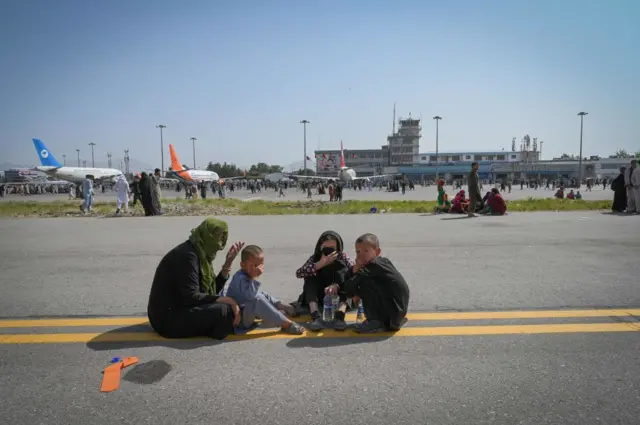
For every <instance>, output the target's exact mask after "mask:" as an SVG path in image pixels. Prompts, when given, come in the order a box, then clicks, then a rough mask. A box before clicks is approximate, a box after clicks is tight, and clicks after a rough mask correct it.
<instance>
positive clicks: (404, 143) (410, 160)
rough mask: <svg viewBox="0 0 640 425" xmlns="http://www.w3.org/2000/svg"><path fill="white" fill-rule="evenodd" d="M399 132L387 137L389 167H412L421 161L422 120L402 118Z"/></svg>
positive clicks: (399, 121) (399, 122)
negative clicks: (411, 165)
mask: <svg viewBox="0 0 640 425" xmlns="http://www.w3.org/2000/svg"><path fill="white" fill-rule="evenodd" d="M398 124H399V127H398V131H395V128H394V132H393V133H392V134H391V135H390V136H388V137H387V142H388V143H389V164H388V165H410V164H417V163H418V162H419V161H420V138H421V137H422V127H421V126H420V120H419V119H415V118H411V114H409V118H400V119H399V120H398Z"/></svg>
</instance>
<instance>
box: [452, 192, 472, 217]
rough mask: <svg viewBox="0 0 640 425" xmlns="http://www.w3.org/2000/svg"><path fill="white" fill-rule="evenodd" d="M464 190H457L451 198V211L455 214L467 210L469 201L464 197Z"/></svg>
mask: <svg viewBox="0 0 640 425" xmlns="http://www.w3.org/2000/svg"><path fill="white" fill-rule="evenodd" d="M464 195H465V191H464V190H461V191H460V192H458V194H457V195H456V197H455V198H453V205H451V212H452V213H456V214H463V213H465V212H467V207H468V206H469V201H467V200H466V199H465V198H464Z"/></svg>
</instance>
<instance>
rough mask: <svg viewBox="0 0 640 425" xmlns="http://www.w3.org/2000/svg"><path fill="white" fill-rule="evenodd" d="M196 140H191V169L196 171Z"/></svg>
mask: <svg viewBox="0 0 640 425" xmlns="http://www.w3.org/2000/svg"><path fill="white" fill-rule="evenodd" d="M196 140H198V139H196V138H195V137H192V138H191V144H192V145H193V169H194V170H195V169H196Z"/></svg>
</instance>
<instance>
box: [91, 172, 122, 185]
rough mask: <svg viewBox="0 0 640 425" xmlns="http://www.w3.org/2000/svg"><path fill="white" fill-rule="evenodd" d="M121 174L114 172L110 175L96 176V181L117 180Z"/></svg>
mask: <svg viewBox="0 0 640 425" xmlns="http://www.w3.org/2000/svg"><path fill="white" fill-rule="evenodd" d="M119 175H120V174H112V175H109V176H102V177H96V178H95V181H96V182H99V183H103V182H105V181H108V180H110V181H111V182H115V178H116V177H118V176H119Z"/></svg>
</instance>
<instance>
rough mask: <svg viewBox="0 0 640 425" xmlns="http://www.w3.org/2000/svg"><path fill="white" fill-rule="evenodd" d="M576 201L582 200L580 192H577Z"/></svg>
mask: <svg viewBox="0 0 640 425" xmlns="http://www.w3.org/2000/svg"><path fill="white" fill-rule="evenodd" d="M576 199H578V200H579V199H582V194H581V193H580V191H577V192H576Z"/></svg>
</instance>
